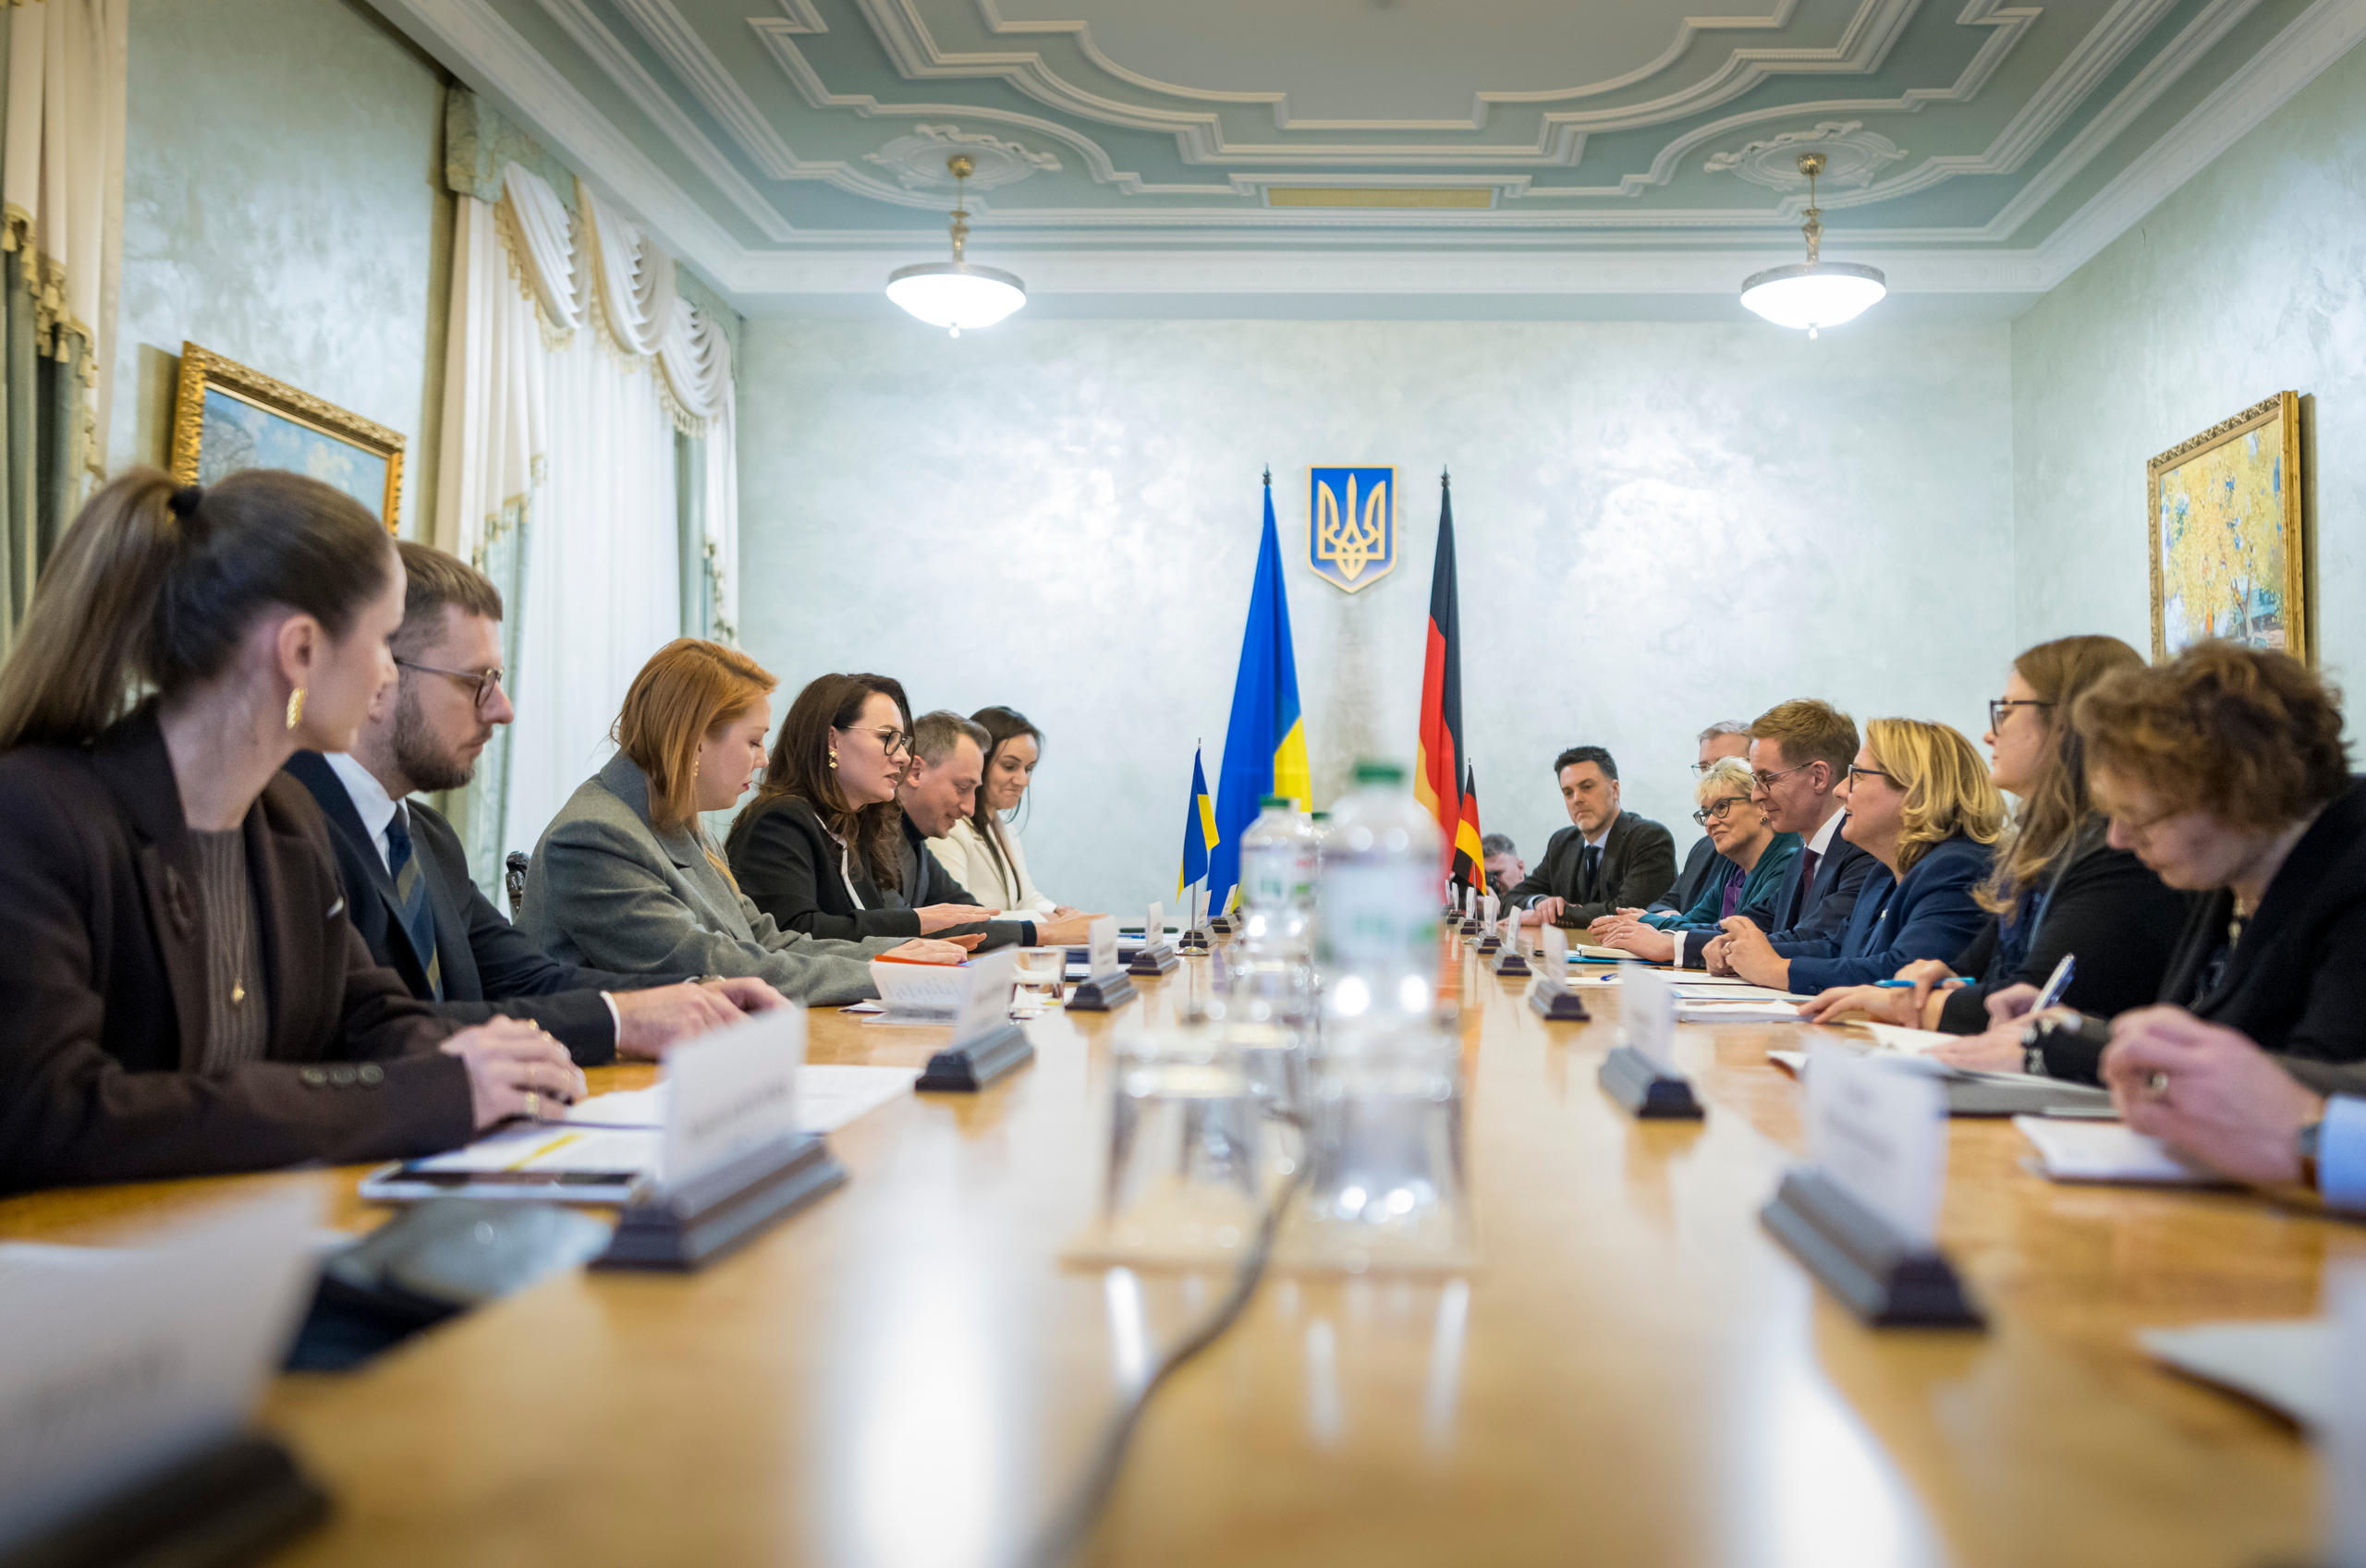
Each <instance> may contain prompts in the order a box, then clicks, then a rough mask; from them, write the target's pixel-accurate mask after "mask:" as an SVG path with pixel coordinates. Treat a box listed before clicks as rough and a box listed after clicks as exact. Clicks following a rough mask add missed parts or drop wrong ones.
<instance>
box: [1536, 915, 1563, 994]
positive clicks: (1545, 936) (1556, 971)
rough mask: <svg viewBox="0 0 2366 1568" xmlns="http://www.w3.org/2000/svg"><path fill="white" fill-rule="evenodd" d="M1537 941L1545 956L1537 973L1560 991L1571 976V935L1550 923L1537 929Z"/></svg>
mask: <svg viewBox="0 0 2366 1568" xmlns="http://www.w3.org/2000/svg"><path fill="white" fill-rule="evenodd" d="M1536 941H1537V945H1538V946H1539V947H1540V948H1542V949H1543V954H1544V962H1543V963H1542V964H1540V965H1538V966H1537V968H1536V972H1537V973H1538V974H1539V975H1541V976H1543V977H1544V978H1546V979H1549V980H1550V981H1552V983H1553V988H1554V989H1555V991H1558V990H1559V989H1560V988H1561V982H1562V981H1563V980H1565V979H1567V978H1568V974H1569V933H1568V932H1567V931H1565V930H1562V929H1561V928H1560V927H1558V926H1555V925H1553V924H1551V923H1549V922H1548V923H1546V924H1545V925H1543V926H1540V927H1538V928H1537V931H1536Z"/></svg>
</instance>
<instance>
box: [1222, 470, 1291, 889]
mask: <svg viewBox="0 0 2366 1568" xmlns="http://www.w3.org/2000/svg"><path fill="white" fill-rule="evenodd" d="M1269 795H1286V796H1289V797H1290V798H1291V799H1292V800H1294V801H1296V802H1298V808H1299V810H1301V811H1303V810H1305V809H1307V808H1308V804H1309V802H1311V800H1312V799H1313V796H1314V782H1313V777H1312V775H1311V773H1310V772H1309V771H1308V769H1307V765H1306V727H1305V725H1303V724H1302V723H1299V711H1298V660H1297V657H1296V655H1294V654H1293V653H1292V652H1291V650H1290V602H1289V596H1288V594H1287V593H1286V592H1284V591H1283V588H1282V546H1281V536H1280V533H1279V532H1278V530H1276V529H1275V528H1274V476H1273V475H1272V473H1270V472H1268V473H1267V474H1266V476H1265V534H1264V538H1263V539H1262V541H1260V542H1259V544H1258V546H1257V580H1256V583H1255V586H1253V587H1252V588H1251V589H1250V591H1249V629H1248V630H1247V631H1246V632H1245V633H1243V634H1242V636H1241V639H1240V674H1239V675H1238V676H1236V677H1235V678H1234V680H1233V686H1232V720H1231V722H1230V723H1227V724H1226V726H1225V732H1224V769H1223V772H1222V773H1221V775H1220V777H1219V780H1218V782H1217V784H1216V815H1215V832H1216V833H1217V834H1219V835H1220V836H1218V837H1216V838H1214V839H1213V840H1211V841H1210V842H1209V845H1208V907H1209V908H1210V909H1211V910H1213V911H1214V912H1216V913H1218V914H1221V913H1223V911H1224V910H1225V909H1226V908H1228V907H1229V906H1230V904H1231V900H1232V890H1233V889H1234V888H1235V887H1236V886H1238V884H1239V881H1240V835H1241V834H1243V833H1247V832H1248V831H1249V824H1250V823H1251V822H1253V821H1255V820H1257V813H1258V812H1259V811H1260V810H1262V808H1263V807H1264V799H1265V796H1269Z"/></svg>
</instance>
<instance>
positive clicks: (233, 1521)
mask: <svg viewBox="0 0 2366 1568" xmlns="http://www.w3.org/2000/svg"><path fill="white" fill-rule="evenodd" d="M328 1513H329V1499H328V1494H327V1493H325V1492H323V1491H322V1490H321V1489H319V1488H318V1487H316V1486H314V1485H313V1484H312V1483H311V1481H310V1480H308V1479H306V1478H305V1477H304V1473H303V1472H302V1471H300V1470H299V1469H298V1468H297V1467H296V1462H295V1460H294V1459H292V1458H291V1457H289V1455H288V1453H287V1450H286V1449H284V1448H282V1447H280V1446H279V1444H277V1443H275V1442H274V1441H272V1440H271V1439H269V1438H267V1437H263V1436H262V1435H261V1434H260V1433H255V1432H240V1433H238V1434H236V1435H234V1436H230V1437H226V1438H221V1439H218V1440H214V1441H213V1442H209V1443H207V1444H205V1445H204V1446H203V1447H202V1448H201V1449H199V1450H197V1451H196V1452H195V1453H189V1454H188V1455H186V1456H184V1457H182V1458H180V1459H178V1460H176V1461H175V1462H174V1463H173V1464H172V1465H169V1466H167V1467H166V1468H165V1469H164V1470H162V1471H159V1472H156V1473H153V1474H151V1475H149V1476H147V1477H144V1478H143V1479H141V1480H140V1481H139V1482H137V1483H136V1484H134V1485H132V1486H130V1487H128V1488H126V1489H122V1490H119V1491H116V1492H112V1493H110V1494H108V1495H107V1496H105V1497H104V1498H102V1499H100V1500H98V1501H96V1502H94V1503H92V1504H91V1505H90V1506H89V1507H87V1508H84V1509H83V1510H81V1511H80V1512H79V1513H75V1514H73V1515H71V1516H70V1517H68V1518H66V1519H64V1520H61V1521H59V1522H58V1523H56V1524H55V1525H51V1526H49V1527H48V1528H46V1529H44V1530H42V1531H40V1532H39V1533H38V1534H36V1535H34V1536H33V1537H31V1538H29V1539H24V1540H19V1541H16V1542H12V1543H9V1545H8V1546H7V1548H6V1550H5V1552H0V1562H6V1563H7V1564H9V1565H10V1568H17V1565H18V1564H22V1565H23V1568H119V1565H120V1564H123V1563H128V1562H137V1563H159V1564H162V1563H173V1564H180V1563H187V1564H190V1565H191V1568H198V1565H203V1568H213V1565H215V1564H221V1565H224V1568H227V1565H228V1564H231V1563H243V1562H262V1560H263V1559H264V1558H267V1557H269V1556H271V1555H273V1554H274V1552H276V1551H277V1550H279V1549H280V1548H281V1547H283V1546H286V1545H287V1543H288V1542H289V1541H292V1540H294V1539H295V1538H297V1537H299V1536H301V1535H303V1534H304V1533H305V1532H307V1531H309V1530H311V1528H312V1527H313V1526H315V1525H319V1524H320V1523H321V1522H322V1521H323V1520H324V1519H326V1518H327V1517H328Z"/></svg>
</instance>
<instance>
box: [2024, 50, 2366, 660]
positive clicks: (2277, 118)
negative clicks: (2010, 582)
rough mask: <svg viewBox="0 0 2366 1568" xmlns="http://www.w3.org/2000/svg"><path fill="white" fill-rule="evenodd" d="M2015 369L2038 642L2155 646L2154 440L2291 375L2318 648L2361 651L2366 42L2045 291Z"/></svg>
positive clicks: (2211, 419) (2282, 383) (2028, 590)
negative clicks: (2148, 470) (2074, 639)
mask: <svg viewBox="0 0 2366 1568" xmlns="http://www.w3.org/2000/svg"><path fill="white" fill-rule="evenodd" d="M2012 373H2013V432H2012V464H2013V511H2014V521H2015V530H2014V532H2015V551H2014V556H2015V561H2014V576H2015V579H2016V581H2017V584H2018V603H2017V623H2018V629H2019V633H2020V638H2021V640H2022V641H2023V642H2025V643H2027V642H2035V641H2038V640H2040V639H2042V638H2049V637H2059V636H2063V635H2065V634H2067V633H2071V632H2086V631H2103V632H2110V633H2113V634H2115V635H2116V636H2119V637H2123V638H2127V639H2128V641H2130V642H2132V643H2134V644H2136V645H2137V646H2138V647H2139V648H2149V646H2150V639H2151V638H2152V609H2151V590H2150V580H2149V577H2148V566H2147V563H2146V556H2145V552H2146V550H2147V548H2148V543H2147V529H2146V526H2145V516H2144V510H2145V479H2144V464H2145V460H2146V459H2147V458H2149V457H2151V456H2153V454H2155V453H2158V452H2164V451H2166V450H2167V449H2168V448H2170V447H2172V446H2175V445H2176V444H2177V443H2179V442H2181V441H2183V440H2185V439H2186V438H2187V437H2189V436H2191V435H2196V434H2199V433H2200V432H2202V431H2204V430H2207V429H2209V428H2210V427H2211V426H2212V425H2214V424H2216V423H2217V422H2218V421H2219V420H2221V419H2225V418H2226V417H2227V416H2228V415H2230V414H2233V413H2235V412H2237V411H2238V410H2239V409H2242V408H2245V407H2249V406H2250V405H2251V404H2254V403H2257V402H2259V401H2260V400H2261V399H2262V398H2264V397H2266V396H2268V395H2271V394H2273V393H2275V392H2280V391H2285V390H2293V391H2298V392H2299V394H2300V395H2301V396H2302V399H2303V407H2302V416H2301V430H2302V432H2303V439H2304V442H2306V443H2308V444H2305V445H2304V447H2303V452H2302V456H2303V459H2304V464H2305V465H2306V466H2308V467H2311V468H2313V470H2314V478H2313V481H2312V482H2311V484H2310V486H2309V488H2310V490H2311V491H2313V496H2314V501H2315V508H2314V520H2315V523H2316V533H2317V539H2316V548H2315V552H2314V553H2315V556H2316V565H2317V583H2316V593H2315V596H2314V608H2315V611H2316V615H2315V626H2316V628H2317V638H2318V648H2319V650H2320V658H2321V662H2322V663H2323V666H2324V667H2325V668H2326V669H2327V670H2329V671H2330V672H2332V673H2334V674H2335V675H2340V674H2342V673H2343V672H2344V671H2345V669H2347V670H2350V671H2355V670H2357V669H2358V668H2360V665H2361V662H2366V626H2361V624H2360V616H2359V614H2358V611H2359V605H2360V599H2361V594H2366V529H2361V528H2360V512H2361V508H2366V49H2359V50H2353V51H2351V53H2350V54H2349V55H2348V56H2347V57H2346V58H2344V59H2341V60H2338V61H2336V62H2335V63H2334V64H2333V65H2332V66H2331V67H2328V68H2327V69H2326V70H2325V72H2324V73H2323V75H2322V76H2320V77H2318V78H2317V79H2316V80H2315V81H2314V82H2312V83H2311V84H2310V85H2309V86H2308V87H2307V88H2305V89H2303V90H2302V91H2300V92H2299V93H2298V94H2296V95H2295V96H2294V97H2293V99H2292V101H2291V102H2290V103H2286V104H2285V105H2284V106H2283V107H2282V108H2281V109H2279V110H2277V111H2276V112H2275V114H2274V115H2270V116H2269V117H2268V118H2267V119H2266V120H2265V121H2263V122H2262V124H2260V125H2259V126H2258V127H2257V128H2254V129H2253V130H2252V131H2251V132H2250V134H2249V135H2247V136H2245V137H2244V138H2243V139H2242V140H2240V141H2238V142H2237V143H2236V144H2235V145H2234V146H2233V147H2230V148H2228V149H2227V150H2226V152H2225V153H2223V154H2221V155H2220V157H2219V158H2218V159H2217V161H2216V162H2214V163H2213V164H2211V165H2210V166H2209V167H2208V168H2206V169H2204V170H2203V171H2202V172H2201V174H2200V175H2198V176H2195V177H2194V178H2193V179H2191V180H2189V182H2187V184H2186V185H2185V186H2184V187H2183V188H2180V189H2179V190H2177V193H2176V194H2174V195H2172V196H2171V197H2170V198H2169V199H2168V200H2167V201H2164V202H2162V203H2161V205H2160V206H2159V207H2157V208H2155V209H2154V210H2153V212H2152V213H2150V214H2148V215H2147V216H2146V217H2145V219H2144V221H2143V222H2142V223H2140V224H2139V225H2137V226H2136V227H2135V228H2133V229H2131V230H2129V231H2128V233H2127V234H2124V235H2122V236H2121V237H2119V238H2118V239H2116V240H2115V241H2114V242H2113V243H2112V244H2111V245H2110V246H2108V247H2106V248H2105V249H2104V251H2103V252H2102V253H2101V254H2100V255H2098V256H2096V257H2095V259H2094V260H2093V261H2090V262H2088V263H2087V265H2086V266H2084V267H2082V268H2080V269H2079V271H2078V272H2077V273H2074V274H2072V275H2071V276H2070V277H2069V278H2068V279H2067V281H2065V282H2064V283H2063V284H2062V285H2060V286H2058V287H2056V288H2055V290H2054V291H2053V292H2052V293H2050V294H2048V295H2047V296H2046V297H2045V298H2043V299H2042V300H2040V301H2039V302H2038V303H2037V304H2036V305H2034V306H2032V307H2031V309H2030V310H2029V311H2028V312H2027V313H2026V314H2024V315H2023V316H2022V317H2021V318H2020V319H2019V320H2018V322H2015V323H2014V325H2013V359H2012ZM2311 436H2312V437H2313V440H2312V441H2310V438H2311ZM2304 493H2306V492H2304Z"/></svg>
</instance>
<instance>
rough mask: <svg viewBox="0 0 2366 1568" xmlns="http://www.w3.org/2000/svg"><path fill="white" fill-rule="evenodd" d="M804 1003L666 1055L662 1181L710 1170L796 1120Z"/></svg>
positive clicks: (684, 1178)
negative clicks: (666, 1089) (667, 1088)
mask: <svg viewBox="0 0 2366 1568" xmlns="http://www.w3.org/2000/svg"><path fill="white" fill-rule="evenodd" d="M804 1061H805V1009H804V1008H802V1007H799V1006H797V1005H795V1004H794V1003H792V1004H790V1005H789V1006H787V1007H774V1008H773V1009H771V1010H770V1011H769V1012H764V1013H759V1014H757V1015H755V1016H753V1017H751V1018H749V1019H747V1020H746V1021H745V1022H743V1023H738V1024H734V1025H732V1026H731V1027H729V1028H727V1029H717V1030H716V1031H714V1033H713V1034H711V1035H706V1036H703V1037H701V1038H700V1039H695V1040H692V1041H691V1042H690V1043H689V1044H688V1045H684V1046H680V1047H678V1048H677V1049H676V1050H675V1051H672V1052H671V1053H670V1054H669V1055H667V1056H666V1058H665V1082H666V1084H667V1085H668V1086H669V1090H668V1093H667V1095H666V1104H665V1142H664V1144H663V1146H662V1148H661V1149H660V1151H659V1153H658V1157H657V1174H658V1178H659V1179H660V1180H661V1181H665V1182H684V1181H689V1180H690V1179H692V1178H694V1177H698V1176H701V1175H704V1174H705V1173H707V1172H709V1171H712V1170H713V1169H714V1168H715V1167H716V1166H718V1165H721V1164H723V1163H724V1162H725V1161H728V1160H730V1159H731V1158H732V1157H733V1156H735V1155H738V1154H739V1153H742V1152H744V1151H745V1150H747V1149H752V1148H754V1147H755V1146H756V1145H758V1144H761V1143H765V1142H769V1141H770V1140H772V1139H773V1138H775V1137H778V1136H780V1135H781V1134H783V1133H786V1132H789V1131H791V1130H793V1129H794V1128H795V1127H796V1125H797V1069H798V1068H799V1066H801V1065H802V1064H804Z"/></svg>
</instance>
